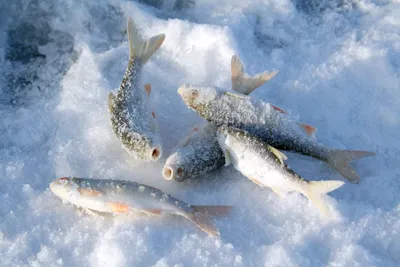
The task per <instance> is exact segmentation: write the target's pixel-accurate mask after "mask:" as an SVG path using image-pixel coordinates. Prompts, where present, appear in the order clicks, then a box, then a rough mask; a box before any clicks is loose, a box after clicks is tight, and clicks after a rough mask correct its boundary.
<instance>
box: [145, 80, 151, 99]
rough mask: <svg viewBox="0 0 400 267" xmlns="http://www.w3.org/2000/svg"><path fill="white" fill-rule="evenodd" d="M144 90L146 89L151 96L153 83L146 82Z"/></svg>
mask: <svg viewBox="0 0 400 267" xmlns="http://www.w3.org/2000/svg"><path fill="white" fill-rule="evenodd" d="M144 90H145V91H146V94H147V96H148V97H150V93H151V84H150V83H146V84H145V85H144Z"/></svg>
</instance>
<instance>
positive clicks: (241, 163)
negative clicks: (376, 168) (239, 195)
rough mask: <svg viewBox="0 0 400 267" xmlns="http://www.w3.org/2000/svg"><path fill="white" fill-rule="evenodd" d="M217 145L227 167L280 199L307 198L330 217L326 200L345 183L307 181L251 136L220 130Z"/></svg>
mask: <svg viewBox="0 0 400 267" xmlns="http://www.w3.org/2000/svg"><path fill="white" fill-rule="evenodd" d="M217 136H218V137H217V138H218V143H219V145H220V146H221V148H222V150H223V151H224V155H225V159H226V163H225V165H226V166H229V165H233V166H234V168H235V169H237V170H238V171H239V172H240V173H241V174H242V175H243V176H245V177H247V178H248V179H250V180H251V181H253V182H254V183H255V184H257V185H259V186H261V187H268V188H270V189H271V190H272V191H273V192H275V193H276V194H277V195H278V196H280V197H284V196H285V194H286V193H287V192H293V191H294V192H298V193H301V194H303V195H304V196H305V197H307V198H308V199H309V200H310V201H311V202H312V203H313V204H314V205H315V206H316V207H317V208H318V209H319V210H320V212H321V213H322V214H323V215H324V216H326V217H331V212H330V210H329V207H328V205H327V204H326V203H325V202H324V198H323V196H324V195H325V194H327V193H329V192H331V191H333V190H336V189H338V188H339V187H341V186H342V185H343V184H344V182H343V181H337V180H336V181H335V180H333V181H308V180H306V179H304V178H302V177H301V176H300V175H298V174H297V173H296V172H294V171H293V170H291V169H290V168H289V167H288V166H287V165H286V164H285V163H284V161H285V160H286V159H287V156H286V155H285V154H283V153H282V152H281V151H279V150H278V149H276V148H274V147H272V146H271V145H269V144H267V143H265V142H264V141H263V140H261V139H260V138H258V137H255V136H253V135H251V134H250V133H248V132H246V131H243V130H239V129H235V128H231V127H227V126H221V127H219V128H218V130H217Z"/></svg>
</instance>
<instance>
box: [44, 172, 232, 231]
mask: <svg viewBox="0 0 400 267" xmlns="http://www.w3.org/2000/svg"><path fill="white" fill-rule="evenodd" d="M50 190H51V191H52V192H53V193H54V194H55V195H56V196H58V197H59V198H61V199H62V200H64V201H67V202H70V203H71V204H73V205H76V206H78V207H81V208H83V209H87V210H89V211H91V212H93V211H95V212H101V213H112V214H122V213H128V214H146V215H157V216H160V215H169V214H174V215H179V216H183V217H185V218H186V219H188V220H190V221H192V222H193V223H195V224H196V225H197V226H198V227H199V228H200V229H202V230H203V231H204V232H206V233H208V234H210V235H212V236H219V231H218V229H217V228H216V227H215V226H214V225H213V224H212V223H211V221H210V216H221V215H226V214H228V213H229V211H230V210H231V207H230V206H195V205H189V204H187V203H185V202H183V201H181V200H179V199H176V198H174V197H172V196H171V195H168V194H166V193H164V192H162V191H161V190H159V189H157V188H154V187H151V186H148V185H145V184H139V183H135V182H131V181H123V180H101V179H85V178H76V177H72V178H69V177H63V178H59V179H57V180H55V181H53V182H52V183H50Z"/></svg>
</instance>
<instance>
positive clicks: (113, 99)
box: [108, 92, 115, 113]
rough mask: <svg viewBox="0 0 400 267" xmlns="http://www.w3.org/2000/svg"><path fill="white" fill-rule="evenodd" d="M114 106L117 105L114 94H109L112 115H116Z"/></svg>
mask: <svg viewBox="0 0 400 267" xmlns="http://www.w3.org/2000/svg"><path fill="white" fill-rule="evenodd" d="M114 104H115V95H114V94H113V93H112V92H110V93H109V94H108V110H109V111H110V112H111V113H114Z"/></svg>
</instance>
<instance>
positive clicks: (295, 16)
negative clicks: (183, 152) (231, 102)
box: [0, 0, 400, 267]
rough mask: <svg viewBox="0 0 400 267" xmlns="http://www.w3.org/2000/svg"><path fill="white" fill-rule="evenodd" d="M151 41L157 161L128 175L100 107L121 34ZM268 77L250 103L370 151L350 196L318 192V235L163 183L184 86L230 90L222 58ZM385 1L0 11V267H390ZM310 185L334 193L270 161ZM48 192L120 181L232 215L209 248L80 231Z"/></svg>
mask: <svg viewBox="0 0 400 267" xmlns="http://www.w3.org/2000/svg"><path fill="white" fill-rule="evenodd" d="M128 17H132V18H133V19H134V21H135V22H136V23H137V25H138V26H139V28H140V30H141V33H142V35H143V36H145V37H150V36H153V35H156V34H160V33H165V34H166V39H165V41H164V43H163V44H162V46H161V47H160V49H159V50H158V51H157V52H156V53H155V55H154V56H153V57H152V58H151V59H150V60H149V62H148V63H147V64H146V65H145V67H144V69H143V77H142V81H143V83H151V84H152V95H151V105H152V107H153V108H154V110H155V112H156V114H157V119H158V121H159V124H160V131H161V136H162V139H163V144H164V148H163V156H162V158H161V159H160V160H159V161H157V162H152V163H143V162H140V161H135V160H133V159H132V157H131V156H130V155H129V154H128V153H127V152H126V151H125V150H124V149H123V148H122V146H121V143H120V141H119V140H118V138H117V137H116V135H115V134H114V132H113V130H112V127H111V122H110V116H109V112H108V107H107V96H108V93H109V92H111V91H113V92H115V91H116V89H117V88H118V87H119V85H120V83H121V79H122V76H123V74H124V72H125V69H126V66H127V63H128V54H129V51H128V46H127V37H126V33H125V30H126V22H127V19H128ZM234 54H237V55H239V57H240V58H241V59H242V61H243V63H244V65H245V69H246V72H247V73H249V74H255V73H258V72H261V71H264V70H266V69H267V70H279V73H278V74H277V75H276V76H275V77H274V78H273V79H271V80H270V81H269V82H267V83H266V84H264V85H263V86H262V87H260V88H258V89H256V90H255V91H254V92H253V93H252V96H253V97H258V98H261V99H263V100H265V101H267V102H270V103H273V104H274V105H277V106H279V107H281V108H282V109H284V110H287V111H289V112H290V113H291V114H292V115H293V116H297V118H298V119H299V120H300V121H302V122H304V123H308V124H311V125H313V126H315V127H317V129H318V131H317V133H316V137H317V139H318V141H319V142H321V143H323V144H325V145H327V146H329V147H335V148H338V149H360V150H367V151H373V152H376V153H377V155H376V156H375V157H370V158H365V159H362V160H360V161H357V162H355V163H354V165H353V166H354V167H355V168H356V170H357V172H358V173H359V174H360V176H361V181H360V183H359V184H351V183H348V182H347V181H346V184H345V185H343V186H342V187H341V188H340V189H338V190H335V191H334V192H332V193H330V194H329V196H330V197H329V199H328V200H329V203H330V206H331V207H332V208H333V209H334V210H335V218H334V219H332V220H327V219H324V218H323V217H322V216H321V215H320V213H319V211H318V210H317V209H316V208H315V207H314V206H313V205H312V204H311V203H310V202H309V201H308V200H307V199H306V198H305V197H304V196H302V195H300V194H297V193H291V194H288V195H287V196H286V197H285V198H283V199H281V198H279V197H278V196H277V195H276V194H274V193H273V192H272V191H270V190H269V189H263V188H260V187H258V186H257V185H255V184H254V183H251V182H250V181H249V180H248V179H247V178H245V177H243V176H241V175H240V173H239V172H237V171H236V170H235V169H234V168H233V167H224V168H221V169H218V170H216V171H214V172H212V173H209V174H206V175H204V176H202V177H198V178H197V179H193V180H187V181H184V182H182V183H178V182H175V181H167V180H165V179H163V176H162V168H163V165H164V163H165V160H166V158H167V157H168V155H169V154H170V153H171V151H172V150H173V148H174V146H175V145H176V144H177V143H178V142H179V141H180V140H181V139H182V138H184V137H185V136H187V135H188V134H189V133H190V131H191V130H192V128H193V127H194V126H198V125H201V124H202V123H204V120H202V119H201V118H200V117H199V116H198V115H197V114H196V113H195V112H193V111H191V110H190V109H188V108H187V107H186V106H185V104H184V103H183V102H182V100H181V98H180V96H179V95H178V94H177V89H178V88H179V86H181V85H182V84H184V83H187V82H188V83H194V84H202V85H212V86H219V87H223V88H229V87H230V86H231V81H230V60H231V57H232V55H234ZM399 89H400V3H399V2H398V1H397V0H388V1H374V0H360V1H352V0H344V1H343V0H335V1H317V0H310V1H305V0H292V1H290V0H241V1H237V0H236V1H232V0H222V1H211V0H195V1H193V0H190V1H189V0H186V1H185V0H176V1H174V0H164V1H162V0H147V1H144V0H142V1H122V0H86V1H79V0H66V1H65V0H55V1H50V0H41V1H40V0H19V1H1V2H0V116H1V119H0V177H1V179H0V203H1V205H0V216H1V220H0V259H1V262H0V265H1V266H158V267H164V266H397V265H398V263H399V261H400V254H399V251H400V204H399V199H400V197H399V196H400V168H399V166H398V165H399V162H400V139H399V133H400V119H399V114H400V90H399ZM286 154H287V155H288V157H289V160H288V161H287V162H288V164H289V166H290V168H292V169H293V170H295V171H296V172H298V173H299V174H300V175H301V176H303V177H304V178H306V179H309V180H321V179H324V180H343V181H345V179H344V178H343V177H341V176H340V175H339V174H338V173H337V172H335V171H334V170H333V169H331V168H329V166H328V165H326V164H325V163H323V162H320V161H317V160H314V159H311V158H309V157H303V156H300V155H297V154H293V153H286ZM62 176H77V177H85V178H103V179H126V180H131V181H136V182H141V183H145V184H148V185H151V186H155V187H157V188H159V189H161V190H163V191H165V192H167V193H170V194H172V195H173V196H174V197H176V198H179V199H181V200H183V201H185V202H187V203H190V204H197V205H232V206H233V207H234V208H233V210H232V213H231V214H230V215H229V216H227V217H222V218H216V219H214V220H213V222H214V223H215V224H216V225H217V227H218V228H219V230H220V232H221V238H220V239H216V238H213V237H209V236H207V235H206V234H205V233H204V232H202V231H200V230H198V229H197V228H196V227H194V226H193V225H192V224H191V223H190V222H188V221H186V220H184V219H181V218H179V217H163V218H142V219H132V218H129V217H127V216H117V217H112V216H111V217H110V216H105V217H103V216H91V215H88V214H86V213H84V212H83V211H82V210H79V209H77V208H76V207H74V206H72V205H70V204H68V203H62V201H61V200H60V199H59V198H57V197H56V196H55V195H53V194H52V193H51V192H50V190H49V187H48V186H49V183H50V182H51V181H52V180H54V179H56V178H58V177H62Z"/></svg>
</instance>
